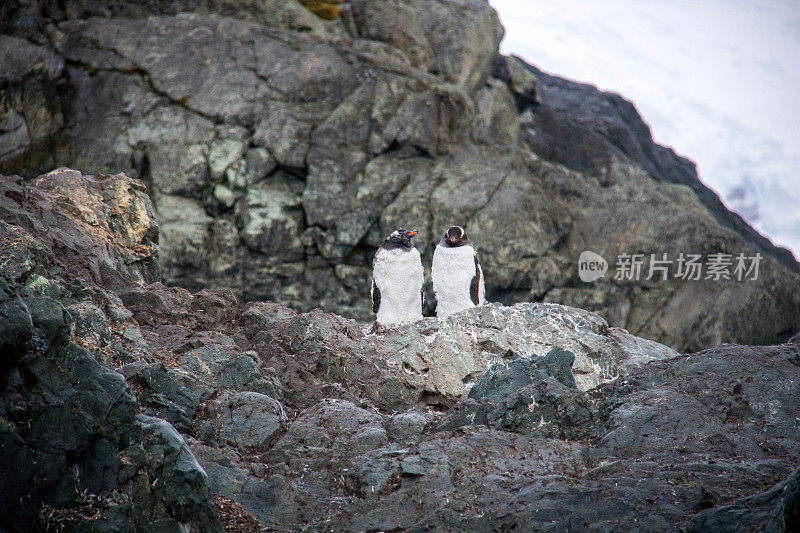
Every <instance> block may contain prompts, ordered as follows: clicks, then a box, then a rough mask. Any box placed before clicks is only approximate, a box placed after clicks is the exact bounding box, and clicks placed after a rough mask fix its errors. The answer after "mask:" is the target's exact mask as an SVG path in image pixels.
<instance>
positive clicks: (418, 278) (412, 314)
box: [373, 248, 425, 325]
mask: <svg viewBox="0 0 800 533" xmlns="http://www.w3.org/2000/svg"><path fill="white" fill-rule="evenodd" d="M373 280H374V282H375V285H376V286H377V287H378V289H379V290H380V300H381V302H380V307H379V308H378V316H377V320H378V322H380V323H382V324H385V325H394V324H404V323H409V322H415V321H417V320H421V319H422V295H421V294H420V291H421V289H422V284H423V283H424V281H425V277H424V274H423V271H422V260H421V258H420V255H419V252H418V251H417V249H416V248H412V249H411V250H403V249H400V248H397V249H394V250H385V249H380V250H378V253H377V254H376V256H375V265H374V267H373Z"/></svg>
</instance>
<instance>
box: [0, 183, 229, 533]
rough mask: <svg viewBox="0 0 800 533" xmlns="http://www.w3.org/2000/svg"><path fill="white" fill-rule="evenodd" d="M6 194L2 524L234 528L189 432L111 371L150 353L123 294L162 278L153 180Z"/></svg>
mask: <svg viewBox="0 0 800 533" xmlns="http://www.w3.org/2000/svg"><path fill="white" fill-rule="evenodd" d="M62 187H63V188H62ZM0 190H2V194H0V198H2V200H0V211H2V214H3V220H2V221H0V246H2V251H3V253H2V263H1V265H0V353H2V354H3V355H2V361H1V362H0V490H2V494H3V497H2V499H1V500H2V503H0V527H2V528H4V529H5V528H8V529H10V530H15V531H26V530H31V529H33V528H36V529H43V530H45V529H58V530H61V529H63V528H70V529H75V528H81V527H87V526H88V527H92V528H95V530H97V529H102V530H137V529H139V530H141V529H150V528H162V529H164V530H176V529H179V528H181V527H190V528H196V529H201V530H207V531H214V530H220V529H221V527H220V523H219V519H218V518H217V514H216V511H215V509H214V507H213V504H212V502H211V499H210V496H211V495H210V492H209V484H208V479H207V477H206V474H205V472H204V471H203V469H202V468H201V467H200V466H199V465H198V464H197V462H196V461H195V460H194V458H193V457H192V455H191V453H189V451H188V448H187V447H186V444H185V443H184V442H183V439H182V437H181V436H180V434H179V433H178V432H177V431H176V430H175V429H174V428H173V427H172V426H171V425H170V424H169V423H167V422H165V421H164V420H160V419H153V418H149V417H143V416H142V415H138V414H137V412H138V410H139V406H138V405H137V399H136V398H135V397H134V395H133V393H132V391H131V388H130V387H129V385H128V384H127V383H126V380H125V378H124V377H123V376H122V375H121V374H119V373H117V372H115V371H114V370H113V369H112V368H109V367H108V366H107V365H109V364H113V363H114V362H115V361H125V360H127V359H128V358H129V357H132V355H133V354H134V353H136V352H135V351H134V350H129V348H134V347H136V348H138V349H139V350H144V351H148V350H147V348H146V343H145V342H144V340H143V339H141V335H138V327H137V326H136V324H135V322H134V321H132V320H131V314H130V312H129V311H127V310H126V309H125V308H124V307H123V306H122V304H121V302H120V301H119V299H118V298H117V297H116V296H115V295H114V294H113V293H112V292H110V291H111V289H112V288H116V287H123V286H128V285H135V284H137V283H141V282H143V281H144V280H146V279H147V278H148V276H152V275H153V273H154V272H157V271H158V270H157V269H158V264H157V261H156V260H155V257H154V256H153V255H152V254H153V253H154V248H155V244H154V243H155V242H157V239H158V230H157V226H155V225H154V222H153V219H152V217H151V216H150V215H152V208H151V206H150V202H149V199H148V198H147V196H146V195H144V194H142V193H141V187H140V185H137V183H136V182H135V181H132V180H130V179H128V178H127V177H124V176H113V177H96V178H89V177H87V178H85V179H84V178H83V177H82V176H80V174H79V173H76V172H61V173H52V174H49V175H47V176H44V177H42V178H40V179H39V180H37V181H35V182H34V183H32V184H20V183H15V182H12V181H10V180H9V181H5V180H4V181H3V182H1V183H0ZM65 191H69V194H68V195H65V194H64V192H65ZM149 239H154V241H150V240H149ZM73 276H86V278H87V280H93V281H87V282H86V283H88V285H89V286H88V287H87V285H86V284H84V282H79V281H77V279H74V278H73ZM69 280H74V281H75V282H73V283H70V282H69ZM102 284H107V285H106V287H107V288H108V291H109V292H107V291H106V290H105V289H102V288H101V285H102ZM98 304H99V305H98ZM100 305H102V308H101V307H100ZM87 308H91V309H93V310H94V314H95V315H96V317H99V318H97V319H96V320H94V321H93V323H94V326H93V327H86V326H85V323H86V320H84V319H85V317H86V316H87V315H86V314H85V313H81V311H79V310H80V309H87ZM131 328H132V329H131ZM137 341H138V343H139V345H138V346H136V342H137ZM142 345H144V346H142Z"/></svg>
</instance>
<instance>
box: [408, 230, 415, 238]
mask: <svg viewBox="0 0 800 533" xmlns="http://www.w3.org/2000/svg"><path fill="white" fill-rule="evenodd" d="M416 234H417V230H411V231H409V232H408V233H406V235H408V236H409V237H413V236H414V235H416Z"/></svg>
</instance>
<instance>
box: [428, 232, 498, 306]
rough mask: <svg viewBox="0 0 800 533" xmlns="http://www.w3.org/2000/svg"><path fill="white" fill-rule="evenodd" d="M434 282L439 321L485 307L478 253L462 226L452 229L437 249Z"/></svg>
mask: <svg viewBox="0 0 800 533" xmlns="http://www.w3.org/2000/svg"><path fill="white" fill-rule="evenodd" d="M431 280H432V281H433V292H434V293H435V294H436V316H438V317H439V318H447V317H448V316H450V315H452V314H453V313H455V312H458V311H461V310H463V309H467V308H469V307H474V306H476V305H483V304H485V303H486V296H485V293H486V288H485V287H484V283H483V270H481V265H480V263H478V252H476V251H475V248H473V247H472V243H471V242H470V240H469V238H468V237H467V234H466V233H464V228H462V227H461V226H451V227H450V228H449V229H448V230H447V232H446V233H445V234H444V237H442V240H441V241H439V244H438V245H436V250H435V251H434V252H433V268H432V269H431Z"/></svg>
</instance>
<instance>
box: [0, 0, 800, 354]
mask: <svg viewBox="0 0 800 533" xmlns="http://www.w3.org/2000/svg"><path fill="white" fill-rule="evenodd" d="M311 4H315V5H314V6H311V7H312V8H313V9H314V10H315V11H316V12H317V13H320V14H324V15H325V16H326V17H327V18H331V17H333V18H334V20H327V19H323V18H320V17H318V16H315V15H314V13H312V11H309V10H308V9H305V8H304V7H303V6H302V5H301V4H300V3H298V2H295V1H294V0H289V1H285V0H264V1H259V2H249V1H244V0H219V1H195V0H185V1H182V2H161V1H158V0H154V1H148V2H128V1H126V0H117V1H114V2H105V3H102V5H100V6H98V4H97V3H95V2H84V1H70V2H49V1H48V2H44V1H34V0H16V1H12V2H6V3H4V5H3V7H0V15H2V16H0V20H2V23H0V25H1V26H2V32H3V35H0V49H2V50H3V53H2V54H1V55H0V72H1V73H2V74H0V76H1V77H0V171H2V172H3V173H5V174H13V173H16V174H20V175H22V176H24V177H26V178H33V177H35V176H36V175H38V174H40V173H42V172H45V171H49V170H50V169H52V168H55V167H59V166H69V167H71V168H77V169H80V170H81V171H84V172H88V173H97V172H102V173H109V174H115V173H118V172H125V173H127V174H128V175H129V176H132V177H135V178H138V179H140V180H141V181H142V182H143V183H145V184H146V185H147V187H148V192H149V194H150V195H151V197H152V199H153V202H154V207H155V210H156V211H157V213H158V215H159V220H160V227H161V241H160V252H159V253H160V266H161V272H162V276H163V280H164V281H165V282H166V283H168V284H177V285H180V286H182V287H185V288H188V289H190V290H200V289H203V288H227V289H230V290H232V291H233V293H234V294H235V295H236V296H237V297H238V298H239V299H240V300H242V301H249V300H271V301H276V302H279V303H281V304H284V305H288V306H290V307H292V308H293V309H295V310H297V311H301V312H302V311H309V310H311V309H312V308H315V307H321V308H323V309H325V310H326V311H329V312H336V313H339V314H341V315H344V316H348V317H352V318H357V319H361V320H364V319H367V318H368V317H369V316H370V315H369V308H368V305H367V302H366V299H365V298H364V294H367V291H368V285H369V275H370V268H371V260H372V256H373V254H374V251H375V249H376V247H377V246H378V245H379V243H380V242H381V240H382V238H383V237H384V236H385V235H386V234H387V233H388V232H390V231H391V230H393V229H394V228H395V227H396V226H399V225H402V226H405V227H414V228H416V229H417V230H418V231H419V238H418V239H417V242H418V243H419V246H420V247H421V249H420V251H421V252H422V253H423V258H424V261H426V262H429V261H430V258H431V253H432V244H431V243H434V242H435V241H436V240H438V236H439V234H440V233H441V232H442V231H443V229H444V228H446V227H447V226H449V225H450V224H451V223H460V224H463V225H465V226H466V227H467V228H468V230H469V232H470V235H471V236H472V238H473V240H474V241H475V242H476V243H477V246H478V249H479V251H480V253H481V260H482V264H483V265H484V270H485V271H486V274H487V296H488V298H489V300H490V301H495V302H499V303H503V304H506V305H509V304H514V303H518V302H551V303H558V304H566V305H572V306H578V307H582V308H585V309H589V310H591V311H595V312H597V313H599V314H600V315H601V316H603V318H604V319H605V320H607V321H608V323H609V324H610V325H611V326H614V327H619V328H625V329H627V330H629V331H631V332H632V333H634V334H636V335H640V336H643V337H647V338H651V339H654V340H657V341H660V342H662V343H665V344H667V345H669V346H671V347H672V348H674V349H677V350H679V351H686V350H698V349H702V348H706V347H711V346H716V345H718V344H720V343H721V342H744V343H757V344H763V343H770V342H779V341H783V340H786V339H787V338H788V337H789V336H790V335H791V333H792V332H794V331H796V330H797V329H798V327H800V318H798V308H799V307H800V275H798V264H797V263H796V262H795V261H794V259H793V258H792V256H791V254H790V253H788V252H787V251H786V250H782V249H779V248H775V247H773V246H772V245H771V244H770V243H769V242H768V241H767V240H766V239H764V238H763V237H761V236H760V235H758V234H757V233H755V232H754V231H753V230H752V229H751V228H749V227H748V226H747V225H746V224H745V223H744V222H743V221H742V220H741V218H739V217H738V215H735V214H732V213H730V212H728V211H727V210H726V209H725V208H724V206H723V205H722V204H721V203H720V202H719V200H718V198H717V197H716V196H715V195H714V194H713V193H712V192H711V191H709V190H708V189H706V188H705V187H704V186H703V185H702V183H701V182H700V181H699V179H698V178H697V174H696V171H695V169H694V165H693V164H692V163H691V162H689V161H687V160H685V159H682V158H680V157H678V156H676V155H675V154H674V153H673V152H672V151H671V150H668V149H665V148H663V147H660V146H658V145H656V144H655V143H654V142H653V140H652V138H651V136H650V132H649V129H648V127H647V125H646V124H645V123H644V122H643V121H642V119H641V118H640V117H639V115H638V114H637V113H636V111H635V108H634V107H633V105H632V104H631V103H629V102H627V101H625V100H624V99H622V98H621V97H619V96H616V95H610V94H606V93H601V92H599V91H597V90H596V89H594V88H592V87H589V86H584V85H579V84H574V83H571V82H567V81H565V80H560V79H558V78H555V77H552V76H549V75H546V74H544V73H541V72H539V71H537V70H536V69H535V68H533V67H530V66H529V65H526V64H525V63H524V62H522V61H521V60H519V59H517V58H510V57H503V56H498V55H497V47H498V43H499V41H500V39H501V37H502V27H501V26H500V24H499V22H498V19H497V16H496V14H495V13H494V11H493V10H492V9H491V8H490V7H489V6H488V4H487V3H486V2H485V1H483V0H460V1H455V0H453V1H446V2H442V1H438V0H409V1H399V0H371V1H362V0H353V1H351V2H345V3H339V4H338V6H333V7H335V9H333V8H332V7H331V6H332V5H333V4H336V3H335V2H334V3H330V4H331V5H328V4H326V5H325V6H321V5H317V4H322V3H319V2H316V3H315V2H311ZM584 250H592V251H594V252H597V253H599V254H601V255H602V256H604V257H605V258H606V259H608V260H609V261H610V262H611V263H612V264H611V269H610V270H609V272H608V273H607V275H606V277H605V278H603V279H601V280H599V281H597V282H594V283H584V282H582V281H581V280H580V279H579V278H578V276H577V258H578V256H579V254H580V253H581V252H582V251H584ZM665 253H666V254H668V257H670V258H672V259H673V260H674V259H676V258H677V257H678V256H679V254H681V253H684V254H702V255H703V256H707V255H708V254H714V253H725V254H732V255H733V256H736V255H738V254H747V255H748V256H749V255H753V254H755V253H761V254H762V255H763V256H764V257H765V260H764V262H763V263H762V264H761V268H760V272H759V276H758V279H757V280H749V281H744V282H742V281H737V280H735V279H733V280H724V279H723V280H717V281H715V280H700V281H693V280H684V279H681V278H675V277H670V278H669V279H667V280H663V279H661V278H660V277H658V276H656V277H655V278H653V279H651V280H646V279H644V278H645V277H646V276H645V275H642V277H641V279H639V280H627V279H621V280H617V279H614V277H615V276H614V274H615V265H614V261H615V258H616V257H618V256H619V255H620V254H643V255H644V256H645V257H647V258H649V257H650V254H655V255H656V257H658V258H660V257H662V254H665ZM648 264H649V263H648V262H646V263H645V265H644V271H645V272H646V271H647V268H648ZM428 300H429V301H430V302H433V297H432V295H430V297H429V298H428ZM431 305H432V304H431ZM428 310H429V311H430V310H432V307H429V309H428Z"/></svg>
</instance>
